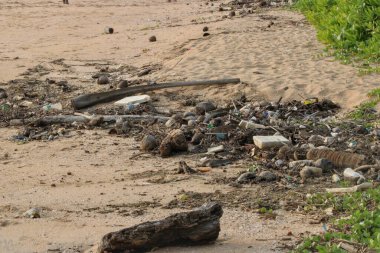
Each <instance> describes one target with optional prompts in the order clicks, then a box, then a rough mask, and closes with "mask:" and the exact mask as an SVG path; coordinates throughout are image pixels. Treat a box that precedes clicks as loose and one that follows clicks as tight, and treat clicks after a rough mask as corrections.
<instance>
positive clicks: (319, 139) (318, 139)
mask: <svg viewBox="0 0 380 253" xmlns="http://www.w3.org/2000/svg"><path fill="white" fill-rule="evenodd" d="M307 141H308V142H309V143H312V144H314V145H317V146H320V145H323V144H324V143H325V137H323V136H321V135H312V136H310V137H309V139H308V140H307Z"/></svg>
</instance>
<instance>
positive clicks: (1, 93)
mask: <svg viewBox="0 0 380 253" xmlns="http://www.w3.org/2000/svg"><path fill="white" fill-rule="evenodd" d="M7 97H8V95H7V92H6V91H5V90H4V89H2V88H0V99H3V98H7Z"/></svg>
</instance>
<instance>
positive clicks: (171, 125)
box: [165, 118, 177, 128]
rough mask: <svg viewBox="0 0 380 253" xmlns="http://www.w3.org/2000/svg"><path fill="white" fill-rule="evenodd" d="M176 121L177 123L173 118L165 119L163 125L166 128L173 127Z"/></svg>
mask: <svg viewBox="0 0 380 253" xmlns="http://www.w3.org/2000/svg"><path fill="white" fill-rule="evenodd" d="M176 123H177V122H176V120H175V119H173V118H170V119H168V121H166V123H165V126H166V127H167V128H171V127H173V126H174V125H175V124H176Z"/></svg>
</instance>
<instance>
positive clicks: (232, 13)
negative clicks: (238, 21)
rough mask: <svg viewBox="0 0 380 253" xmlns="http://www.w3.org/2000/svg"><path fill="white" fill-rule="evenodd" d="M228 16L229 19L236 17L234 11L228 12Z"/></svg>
mask: <svg viewBox="0 0 380 253" xmlns="http://www.w3.org/2000/svg"><path fill="white" fill-rule="evenodd" d="M228 16H230V17H231V18H232V17H235V16H236V13H235V11H230V13H229V14H228Z"/></svg>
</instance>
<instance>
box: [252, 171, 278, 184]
mask: <svg viewBox="0 0 380 253" xmlns="http://www.w3.org/2000/svg"><path fill="white" fill-rule="evenodd" d="M276 179H277V176H276V175H275V174H274V173H272V172H270V171H267V170H264V171H262V172H261V173H260V174H259V175H258V176H257V180H258V181H267V182H270V181H275V180H276Z"/></svg>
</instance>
